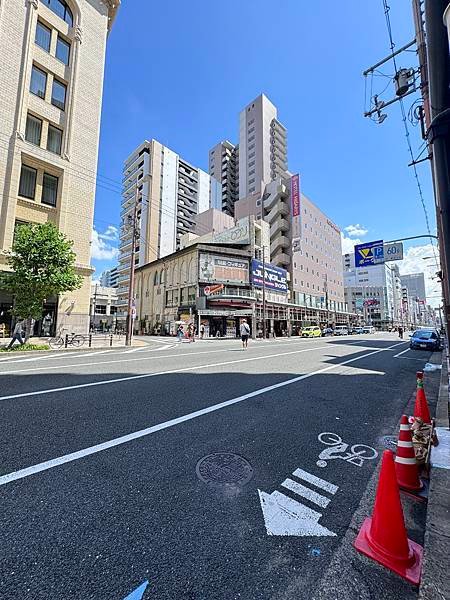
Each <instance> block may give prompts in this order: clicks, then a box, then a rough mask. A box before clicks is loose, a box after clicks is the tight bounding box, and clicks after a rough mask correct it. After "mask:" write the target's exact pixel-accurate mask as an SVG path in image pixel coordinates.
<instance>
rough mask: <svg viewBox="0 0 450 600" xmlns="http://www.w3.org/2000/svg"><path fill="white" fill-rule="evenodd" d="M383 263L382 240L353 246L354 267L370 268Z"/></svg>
mask: <svg viewBox="0 0 450 600" xmlns="http://www.w3.org/2000/svg"><path fill="white" fill-rule="evenodd" d="M382 263H384V248H383V240H377V241H376V242H367V243H366V244H358V245H357V246H355V267H371V266H373V265H380V264H382Z"/></svg>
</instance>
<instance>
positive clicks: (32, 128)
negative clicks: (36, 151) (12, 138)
mask: <svg viewBox="0 0 450 600" xmlns="http://www.w3.org/2000/svg"><path fill="white" fill-rule="evenodd" d="M41 132H42V121H41V119H37V118H36V117H33V115H28V116H27V126H26V129H25V139H26V140H27V142H31V143H32V144H35V145H36V146H40V145H41Z"/></svg>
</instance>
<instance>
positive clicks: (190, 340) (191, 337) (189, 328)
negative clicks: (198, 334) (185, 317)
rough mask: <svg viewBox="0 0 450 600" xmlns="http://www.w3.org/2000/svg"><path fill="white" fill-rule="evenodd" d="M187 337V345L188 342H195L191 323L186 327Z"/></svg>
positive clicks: (193, 328)
mask: <svg viewBox="0 0 450 600" xmlns="http://www.w3.org/2000/svg"><path fill="white" fill-rule="evenodd" d="M188 337H189V343H190V342H195V326H194V324H193V323H189V326H188Z"/></svg>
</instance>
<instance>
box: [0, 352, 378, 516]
mask: <svg viewBox="0 0 450 600" xmlns="http://www.w3.org/2000/svg"><path fill="white" fill-rule="evenodd" d="M389 349H390V348H383V349H381V350H376V351H375V352H369V353H368V354H363V355H362V356H356V357H355V358H350V359H349V360H346V361H343V362H341V363H337V364H335V365H329V366H328V367H324V368H322V369H319V370H318V371H312V372H311V373H306V374H305V375H299V376H298V377H293V378H292V379H287V380H286V381H281V382H279V383H275V384H273V385H269V386H267V387H264V388H260V389H258V390H254V391H253V392H249V393H248V394H244V395H243V396H238V397H237V398H231V399H230V400H225V401H224V402H220V403H219V404H213V405H212V406H207V407H206V408H202V409H200V410H196V411H194V412H192V413H188V414H186V415H183V416H181V417H177V418H175V419H170V421H165V422H164V423H159V424H158V425H153V426H152V427H147V428H146V429H141V430H140V431H135V432H133V433H129V434H127V435H124V436H121V437H118V438H115V439H112V440H109V441H107V442H103V443H102V444H97V445H95V446H90V447H89V448H84V449H83V450H78V452H72V453H70V454H65V455H64V456H60V457H58V458H54V459H52V460H48V461H45V462H42V463H39V464H37V465H33V466H31V467H27V468H25V469H20V470H19V471H15V472H13V473H8V474H7V475H3V476H2V477H0V486H2V485H5V484H7V483H11V482H12V481H17V480H19V479H24V478H25V477H29V476H30V475H35V474H36V473H41V472H42V471H47V470H48V469H52V468H53V467H58V466H60V465H64V464H66V463H69V462H73V461H75V460H79V459H80V458H84V457H86V456H91V455H92V454H97V453H98V452H102V451H103V450H108V449H109V448H115V447H116V446H121V445H122V444H126V443H128V442H131V441H133V440H137V439H139V438H142V437H145V436H148V435H151V434H153V433H156V432H157V431H162V430H164V429H168V428H169V427H174V426H175V425H179V424H180V423H185V422H186V421H191V420H192V419H196V418H197V417H201V416H203V415H207V414H209V413H213V412H215V411H217V410H221V409H222V408H226V407H228V406H232V405H234V404H238V403H240V402H243V401H245V400H248V399H249V398H255V397H256V396H261V394H265V393H267V392H271V391H273V390H276V389H279V388H282V387H285V386H288V385H291V384H293V383H297V382H298V381H303V380H304V379H308V378H309V377H314V376H315V375H319V374H320V373H326V372H327V371H331V370H332V369H337V368H339V367H341V366H343V365H346V364H349V363H352V362H356V361H358V360H363V359H364V358H367V357H368V356H373V355H374V354H379V353H380V352H384V351H385V350H389ZM309 350H310V349H308V350H305V351H309ZM244 360H246V359H244ZM247 360H250V359H247ZM234 362H236V361H234ZM209 366H210V365H209ZM194 368H197V367H190V368H189V369H188V370H193V369H194ZM198 368H202V367H198ZM203 368H204V367H203ZM182 370H186V369H182ZM177 372H179V371H177ZM147 376H148V375H147ZM151 376H153V374H152V375H151ZM140 377H142V376H140ZM144 377H145V375H144ZM126 379H129V378H126ZM102 383H104V382H99V383H98V384H97V383H94V384H83V385H81V386H73V387H87V386H89V385H101V384H102ZM106 383H110V382H106ZM37 393H39V392H37ZM26 395H33V392H32V393H31V394H26ZM0 400H1V398H0ZM317 514H319V513H317Z"/></svg>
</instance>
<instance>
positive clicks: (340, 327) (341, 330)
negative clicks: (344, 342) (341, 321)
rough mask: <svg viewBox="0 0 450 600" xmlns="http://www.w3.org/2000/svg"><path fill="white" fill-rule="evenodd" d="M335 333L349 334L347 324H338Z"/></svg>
mask: <svg viewBox="0 0 450 600" xmlns="http://www.w3.org/2000/svg"><path fill="white" fill-rule="evenodd" d="M334 335H348V327H347V325H337V326H336V327H335V328H334Z"/></svg>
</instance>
